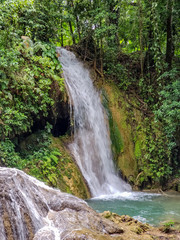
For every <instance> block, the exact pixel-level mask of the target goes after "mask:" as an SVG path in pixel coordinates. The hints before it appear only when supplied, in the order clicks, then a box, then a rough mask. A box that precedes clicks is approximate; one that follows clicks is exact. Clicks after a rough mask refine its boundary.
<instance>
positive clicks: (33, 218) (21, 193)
mask: <svg viewBox="0 0 180 240" xmlns="http://www.w3.org/2000/svg"><path fill="white" fill-rule="evenodd" d="M122 232H123V230H122V229H121V228H120V227H119V226H117V225H115V224H113V223H112V222H111V221H109V220H107V219H103V218H102V217H101V216H100V215H99V214H98V213H96V212H95V211H94V210H92V209H91V208H90V207H89V206H88V205H87V204H86V202H84V201H83V200H81V199H79V198H77V197H74V196H72V195H70V194H66V193H62V192H60V191H59V190H56V189H52V188H50V187H48V186H46V185H45V184H44V183H42V182H40V181H38V180H36V179H35V178H33V177H30V176H28V175H27V174H25V173H24V172H22V171H20V170H17V169H10V168H0V239H1V240H6V239H7V240H26V239H28V240H32V239H34V240H41V239H42V240H46V239H47V240H54V239H55V240H58V239H69V240H70V239H111V236H114V237H113V239H116V238H117V237H118V236H120V235H119V234H120V233H122ZM118 239H120V238H118Z"/></svg>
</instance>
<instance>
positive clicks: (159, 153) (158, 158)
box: [135, 118, 172, 184]
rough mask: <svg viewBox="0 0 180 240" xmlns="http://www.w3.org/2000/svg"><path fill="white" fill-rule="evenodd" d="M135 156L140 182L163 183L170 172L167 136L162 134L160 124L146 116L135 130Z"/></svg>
mask: <svg viewBox="0 0 180 240" xmlns="http://www.w3.org/2000/svg"><path fill="white" fill-rule="evenodd" d="M136 136H138V139H137V140H135V156H136V158H137V159H138V165H139V171H140V172H142V173H141V175H140V178H139V181H140V184H143V182H148V178H149V179H151V180H152V182H154V183H160V184H164V183H165V182H166V181H167V180H168V179H169V177H170V176H171V174H172V165H171V164H170V151H169V150H168V147H167V143H168V141H167V138H166V136H164V135H163V133H162V130H161V127H160V125H158V124H157V123H155V122H154V121H153V120H152V119H148V118H146V119H145V120H144V123H142V125H141V126H139V127H138V128H137V130H136ZM139 136H141V137H139Z"/></svg>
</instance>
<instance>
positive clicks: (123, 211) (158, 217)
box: [87, 192, 180, 228]
mask: <svg viewBox="0 0 180 240" xmlns="http://www.w3.org/2000/svg"><path fill="white" fill-rule="evenodd" d="M87 203H88V204H89V205H90V206H91V207H92V208H93V209H94V210H96V211H97V212H103V211H111V212H115V213H117V214H119V215H129V216H131V217H133V218H135V219H137V220H139V221H141V222H144V223H145V222H146V223H149V224H151V225H155V226H157V225H159V224H160V223H162V222H165V221H173V222H174V223H176V225H177V226H180V194H179V195H172V194H170V195H161V194H152V193H144V192H124V193H121V194H115V195H110V196H106V195H104V196H100V197H97V198H92V199H89V200H87ZM178 228H179V227H178Z"/></svg>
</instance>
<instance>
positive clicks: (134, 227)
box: [101, 211, 180, 240]
mask: <svg viewBox="0 0 180 240" xmlns="http://www.w3.org/2000/svg"><path fill="white" fill-rule="evenodd" d="M101 216H103V217H104V218H106V219H109V220H111V221H112V222H114V223H115V224H117V225H119V226H120V227H121V228H122V229H123V233H122V234H121V238H118V239H121V240H126V239H130V240H131V239H133V240H139V239H140V240H150V239H151V240H152V239H161V240H179V239H180V231H178V230H175V229H174V228H173V227H170V226H169V225H168V224H166V225H164V226H163V227H161V228H158V227H152V226H151V225H149V224H143V223H141V222H139V221H137V220H136V219H133V218H132V217H130V216H128V215H122V216H119V215H118V214H116V213H111V212H110V211H105V212H103V213H101ZM166 231H167V232H166Z"/></svg>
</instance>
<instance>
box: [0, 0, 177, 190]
mask: <svg viewBox="0 0 180 240" xmlns="http://www.w3.org/2000/svg"><path fill="white" fill-rule="evenodd" d="M0 9H1V11H0V96H1V101H0V135H1V139H0V140H1V142H0V164H1V166H7V167H15V168H18V169H24V170H25V171H26V172H28V173H30V174H32V175H33V176H35V177H37V178H39V179H41V180H44V181H46V182H48V184H50V185H52V186H59V184H60V185H62V186H59V187H60V188H62V189H63V190H65V191H69V192H72V191H71V189H70V187H69V185H70V184H69V183H67V182H68V181H69V180H68V181H65V180H63V179H64V176H65V175H66V178H67V179H70V178H71V177H72V171H74V174H75V172H76V171H78V170H77V169H76V166H75V164H74V163H73V161H72V162H71V160H70V156H68V153H66V150H65V146H66V144H67V142H68V141H69V140H68V139H70V138H71V137H70V135H71V130H72V123H71V121H70V113H69V103H68V96H67V93H66V88H65V84H64V79H63V76H62V69H61V65H60V63H59V61H58V58H57V57H58V56H57V53H56V47H57V46H62V47H64V46H65V47H66V48H68V49H70V50H71V51H74V52H75V53H76V55H77V56H79V58H81V60H82V61H84V62H85V63H86V64H87V65H88V67H89V68H90V69H91V71H92V72H93V73H92V74H93V77H94V84H95V85H96V86H97V88H99V89H101V91H102V96H103V97H102V98H103V99H104V100H103V104H104V106H105V108H106V110H107V112H108V117H109V124H110V135H111V141H112V151H113V155H114V161H115V162H116V165H117V168H119V169H121V174H122V176H123V177H124V179H126V180H127V181H128V182H129V183H131V184H132V186H134V187H135V188H140V189H143V188H154V187H161V188H162V189H163V190H165V189H168V188H171V187H173V188H174V190H177V191H179V188H180V185H179V180H178V178H179V164H180V159H179V155H180V154H179V146H180V138H179V136H180V128H179V123H180V122H179V120H180V102H179V96H180V94H179V93H180V78H179V68H180V65H179V63H180V59H179V56H180V45H179V44H180V42H179V39H180V19H179V14H180V3H179V1H176V0H175V1H172V0H161V1H157V0H153V1H146V0H144V1H143V0H137V1H129V0H128V1H124V0H121V1H116V0H114V1H112V0H101V1H100V0H97V1H91V0H83V1H78V0H68V1H61V0H53V1H46V0H45V1H43V2H41V1H38V0H34V1H33V0H32V1H31V0H22V1H19V0H16V1H13V0H12V1H9V0H7V1H3V0H1V3H0ZM118 112H119V114H118ZM128 161H129V163H128V164H126V163H127V162H128ZM67 165H71V167H70V168H68V167H67ZM57 166H58V167H57ZM71 168H72V169H76V170H72V169H71ZM132 168H133V169H132ZM70 169H71V170H70ZM58 179H61V180H62V182H61V183H58V182H59V180H58ZM78 181H80V182H81V181H82V180H80V179H79V180H78ZM168 184H169V185H168ZM84 191H85V190H84Z"/></svg>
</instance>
